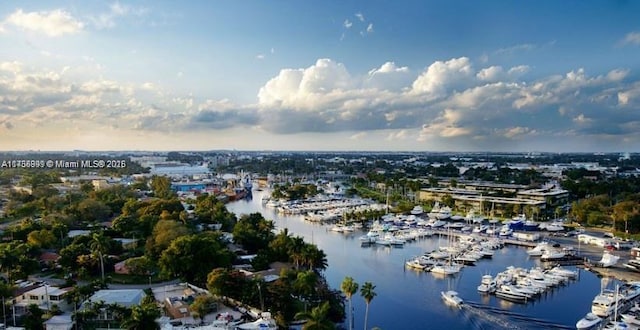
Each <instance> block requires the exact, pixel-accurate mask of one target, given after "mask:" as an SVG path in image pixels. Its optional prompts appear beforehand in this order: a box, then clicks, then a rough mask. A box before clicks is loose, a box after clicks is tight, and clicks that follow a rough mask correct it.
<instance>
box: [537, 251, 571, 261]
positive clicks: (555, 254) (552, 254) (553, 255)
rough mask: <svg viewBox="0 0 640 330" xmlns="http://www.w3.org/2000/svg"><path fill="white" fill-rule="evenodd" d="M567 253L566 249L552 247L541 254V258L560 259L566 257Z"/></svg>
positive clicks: (547, 259) (546, 259)
mask: <svg viewBox="0 0 640 330" xmlns="http://www.w3.org/2000/svg"><path fill="white" fill-rule="evenodd" d="M566 255H567V254H566V253H565V252H564V251H562V250H558V249H554V248H552V249H547V250H545V251H544V252H543V253H542V255H541V256H540V259H542V260H543V261H549V260H559V259H562V258H564V257H565V256H566Z"/></svg>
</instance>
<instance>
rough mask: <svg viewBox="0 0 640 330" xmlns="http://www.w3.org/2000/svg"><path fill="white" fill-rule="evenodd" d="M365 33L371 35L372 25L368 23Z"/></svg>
mask: <svg viewBox="0 0 640 330" xmlns="http://www.w3.org/2000/svg"><path fill="white" fill-rule="evenodd" d="M367 33H373V23H369V25H367Z"/></svg>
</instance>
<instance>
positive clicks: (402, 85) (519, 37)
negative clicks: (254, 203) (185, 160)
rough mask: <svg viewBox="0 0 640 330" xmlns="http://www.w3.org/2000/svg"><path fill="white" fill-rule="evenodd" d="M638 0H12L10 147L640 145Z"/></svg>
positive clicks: (0, 41)
mask: <svg viewBox="0 0 640 330" xmlns="http://www.w3.org/2000/svg"><path fill="white" fill-rule="evenodd" d="M637 13H640V2H636V1H325V2H322V5H318V4H317V3H313V2H307V1H277V2H271V1H187V2H182V3H179V2H175V1H131V2H128V1H106V2H102V1H46V2H42V1H19V2H18V1H5V2H2V3H0V150H24V149H30V150H68V149H86V150H178V149H180V150H209V149H242V150H263V149H268V150H387V151H394V150H398V151H407V150H408V151H478V150H481V151H640V147H639V146H640V60H638V59H640V20H638V18H637Z"/></svg>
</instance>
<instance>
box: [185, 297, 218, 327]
mask: <svg viewBox="0 0 640 330" xmlns="http://www.w3.org/2000/svg"><path fill="white" fill-rule="evenodd" d="M189 309H191V314H192V315H193V317H194V318H199V319H200V323H202V322H203V321H204V317H205V316H206V315H207V314H209V313H211V312H213V311H215V310H216V301H215V299H214V298H213V297H212V296H209V295H200V296H197V297H196V299H195V300H194V301H193V303H192V304H191V305H190V306H189Z"/></svg>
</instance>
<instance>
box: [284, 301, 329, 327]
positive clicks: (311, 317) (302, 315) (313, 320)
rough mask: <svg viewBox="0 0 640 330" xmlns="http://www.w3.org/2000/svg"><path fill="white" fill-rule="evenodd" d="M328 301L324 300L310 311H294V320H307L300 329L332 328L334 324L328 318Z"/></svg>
mask: <svg viewBox="0 0 640 330" xmlns="http://www.w3.org/2000/svg"><path fill="white" fill-rule="evenodd" d="M328 315H329V302H328V301H325V302H324V303H322V305H320V306H318V307H314V308H312V309H311V311H310V312H299V313H296V315H295V316H294V318H295V319H296V320H307V322H306V323H305V324H304V325H303V326H302V330H333V329H335V328H336V325H335V324H333V322H331V320H329V317H328Z"/></svg>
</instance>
